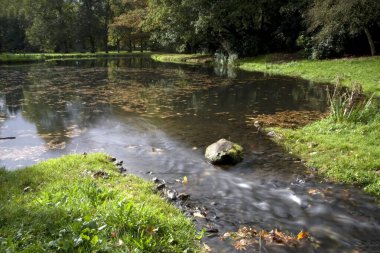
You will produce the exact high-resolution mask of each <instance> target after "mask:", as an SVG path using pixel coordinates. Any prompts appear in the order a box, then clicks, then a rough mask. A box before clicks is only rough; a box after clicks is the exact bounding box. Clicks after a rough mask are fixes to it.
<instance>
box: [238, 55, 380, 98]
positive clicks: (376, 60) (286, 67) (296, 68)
mask: <svg viewBox="0 0 380 253" xmlns="http://www.w3.org/2000/svg"><path fill="white" fill-rule="evenodd" d="M283 58H284V59H283V60H282V59H281V55H279V54H270V55H265V56H260V57H256V58H247V59H242V60H239V62H238V65H239V66H238V67H239V68H240V69H243V70H247V71H260V72H266V73H270V74H277V75H287V76H293V77H301V78H304V79H307V80H311V81H315V82H324V83H335V82H336V81H337V79H339V80H340V82H341V83H342V84H343V85H345V86H348V87H349V86H350V85H351V84H352V83H354V82H357V83H360V84H361V85H362V86H363V89H364V92H366V93H367V94H372V93H374V94H375V95H376V96H379V95H380V57H379V56H376V57H361V58H343V59H334V60H297V59H287V57H286V55H285V56H284V57H283Z"/></svg>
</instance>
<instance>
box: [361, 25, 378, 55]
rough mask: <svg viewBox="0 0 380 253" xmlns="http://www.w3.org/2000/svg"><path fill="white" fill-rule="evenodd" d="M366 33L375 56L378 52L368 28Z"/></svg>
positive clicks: (365, 30)
mask: <svg viewBox="0 0 380 253" xmlns="http://www.w3.org/2000/svg"><path fill="white" fill-rule="evenodd" d="M364 32H365V35H366V36H367V40H368V43H369V47H370V48H371V55H372V56H374V55H375V54H376V48H375V44H374V43H373V40H372V36H371V34H370V33H369V30H368V28H364Z"/></svg>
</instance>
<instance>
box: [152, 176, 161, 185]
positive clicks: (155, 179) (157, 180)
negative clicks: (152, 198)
mask: <svg viewBox="0 0 380 253" xmlns="http://www.w3.org/2000/svg"><path fill="white" fill-rule="evenodd" d="M152 181H153V183H156V184H157V183H159V182H160V179H158V178H156V177H154V178H152Z"/></svg>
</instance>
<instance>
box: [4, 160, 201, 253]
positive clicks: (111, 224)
mask: <svg viewBox="0 0 380 253" xmlns="http://www.w3.org/2000/svg"><path fill="white" fill-rule="evenodd" d="M152 187H153V185H152V183H150V182H146V181H144V180H142V179H140V178H138V177H136V176H133V175H126V176H123V175H121V174H119V172H118V171H116V168H115V166H114V165H113V164H112V163H110V162H109V158H108V157H107V156H106V155H103V154H91V155H70V156H66V157H62V158H59V159H53V160H49V161H46V162H43V163H40V164H37V165H35V166H32V167H29V168H26V169H22V170H18V171H6V170H4V169H2V170H0V251H1V252H183V251H185V250H187V252H194V251H197V250H198V248H197V246H196V243H195V238H196V232H195V229H194V225H193V224H192V222H191V221H190V220H189V219H187V218H185V217H184V216H183V215H182V214H181V213H180V211H179V210H178V209H176V208H175V207H174V206H173V205H171V204H169V203H167V202H166V201H164V200H163V199H161V198H160V196H158V195H157V194H155V193H154V192H153V191H152Z"/></svg>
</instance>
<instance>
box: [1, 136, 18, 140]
mask: <svg viewBox="0 0 380 253" xmlns="http://www.w3.org/2000/svg"><path fill="white" fill-rule="evenodd" d="M14 139H16V137H0V140H14Z"/></svg>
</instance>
